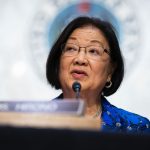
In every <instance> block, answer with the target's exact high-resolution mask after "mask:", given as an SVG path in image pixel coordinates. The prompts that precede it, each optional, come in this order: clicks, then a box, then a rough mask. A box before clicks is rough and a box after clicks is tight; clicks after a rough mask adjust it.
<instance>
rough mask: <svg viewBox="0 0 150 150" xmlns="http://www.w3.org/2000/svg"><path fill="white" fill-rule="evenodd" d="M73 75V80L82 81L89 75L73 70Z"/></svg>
mask: <svg viewBox="0 0 150 150" xmlns="http://www.w3.org/2000/svg"><path fill="white" fill-rule="evenodd" d="M71 75H72V76H73V78H75V79H82V78H84V77H85V76H87V73H86V72H85V71H83V70H73V71H72V72H71Z"/></svg>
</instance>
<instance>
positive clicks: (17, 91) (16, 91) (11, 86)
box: [0, 0, 150, 119]
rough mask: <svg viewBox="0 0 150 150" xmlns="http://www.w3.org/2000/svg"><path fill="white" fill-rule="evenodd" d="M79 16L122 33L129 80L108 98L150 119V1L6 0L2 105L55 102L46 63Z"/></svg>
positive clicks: (0, 61) (0, 12) (2, 1)
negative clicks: (64, 31) (57, 41)
mask: <svg viewBox="0 0 150 150" xmlns="http://www.w3.org/2000/svg"><path fill="white" fill-rule="evenodd" d="M79 15H89V16H96V17H99V18H102V19H104V20H108V21H110V22H111V23H112V24H113V25H114V27H115V28H116V30H117V36H118V38H119V42H120V47H121V49H122V53H123V56H124V61H125V78H124V81H123V83H122V85H121V87H120V88H119V90H118V91H117V92H116V93H115V94H114V95H112V96H109V97H107V98H108V100H109V101H110V102H111V103H112V104H114V105H116V106H118V107H120V108H123V109H126V110H128V111H132V112H135V113H138V114H140V115H143V116H145V117H148V118H149V119H150V109H149V106H150V94H149V92H150V88H149V85H150V67H149V66H150V44H149V43H150V29H149V27H150V20H149V16H150V1H149V0H132V1H130V0H65V1H64V0H26V1H24V0H0V101H5V100H11V101H13V100H27V101H29V100H35V101H36V100H51V99H52V98H54V97H56V96H57V95H58V94H59V93H61V91H60V90H57V91H56V90H55V89H52V88H51V87H50V85H49V84H48V83H47V81H46V77H45V63H46V59H47V56H48V53H49V49H50V47H51V45H52V43H53V42H54V41H55V39H56V38H57V35H59V33H60V32H61V30H62V28H61V27H63V28H64V27H65V25H66V24H67V23H68V22H69V21H71V20H72V19H73V18H74V17H76V16H79Z"/></svg>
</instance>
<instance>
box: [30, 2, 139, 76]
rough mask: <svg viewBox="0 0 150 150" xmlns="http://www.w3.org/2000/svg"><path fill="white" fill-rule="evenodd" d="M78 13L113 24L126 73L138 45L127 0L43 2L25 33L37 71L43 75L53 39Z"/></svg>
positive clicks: (137, 33)
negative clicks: (27, 33)
mask: <svg viewBox="0 0 150 150" xmlns="http://www.w3.org/2000/svg"><path fill="white" fill-rule="evenodd" d="M80 15H86V16H94V17H99V18H101V19H103V20H107V21H109V22H111V23H112V24H113V26H114V27H115V28H116V30H117V32H116V33H117V36H118V38H119V42H120V47H121V49H122V53H123V56H124V59H125V67H126V71H127V74H128V73H129V72H130V70H131V68H133V66H134V64H136V63H135V62H136V60H137V56H139V55H138V50H139V49H140V47H139V46H137V43H139V41H140V37H141V36H140V30H139V27H138V24H139V23H138V19H137V16H136V15H135V14H134V12H133V10H132V8H131V7H130V5H129V4H128V3H125V1H120V0H112V1H102V0H91V1H85V2H84V1H82V0H76V1H74V0H65V1H61V0H51V1H49V0H48V1H46V2H44V3H43V5H42V6H41V8H40V10H39V11H38V12H37V14H36V16H35V18H34V19H33V23H32V26H31V28H30V34H29V39H30V40H29V41H30V43H29V45H30V51H31V52H32V56H33V57H32V60H33V61H32V64H34V65H35V67H36V70H37V71H38V74H39V75H40V76H42V78H43V76H45V70H46V69H45V68H46V67H45V65H46V59H47V57H48V54H49V51H50V48H51V46H52V44H53V42H54V41H55V40H56V38H57V36H58V35H59V34H60V32H61V31H62V29H63V28H64V27H65V26H66V25H67V24H68V22H69V21H71V20H72V19H73V18H75V17H77V16H80ZM135 56H136V57H135ZM135 58H136V60H135Z"/></svg>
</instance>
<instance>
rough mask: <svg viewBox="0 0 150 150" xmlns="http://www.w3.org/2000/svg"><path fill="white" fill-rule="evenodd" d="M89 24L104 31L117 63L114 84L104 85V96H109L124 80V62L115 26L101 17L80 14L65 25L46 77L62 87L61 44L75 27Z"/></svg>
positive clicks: (54, 46) (51, 54)
mask: <svg viewBox="0 0 150 150" xmlns="http://www.w3.org/2000/svg"><path fill="white" fill-rule="evenodd" d="M87 25H92V26H95V27H96V28H98V29H100V31H102V32H103V34H104V35H105V37H106V39H107V41H108V44H109V47H110V52H111V53H110V57H111V60H112V63H114V64H115V65H116V67H115V70H114V72H113V74H112V78H111V81H112V86H111V87H110V88H105V87H104V89H103V94H104V96H109V95H111V94H113V93H115V92H116V91H117V89H118V88H119V86H120V84H121V82H122V80H123V76H124V63H123V57H122V54H121V50H120V47H119V42H118V39H117V36H116V33H115V29H114V27H113V26H112V25H111V24H110V23H109V22H107V21H104V20H101V19H99V18H95V17H87V16H80V17H77V18H75V19H74V20H72V21H71V22H70V23H69V24H68V25H67V26H66V27H65V29H64V30H63V31H62V33H61V34H60V36H59V37H58V39H57V40H56V41H55V43H54V45H53V46H52V48H51V51H50V53H49V56H48V59H47V63H46V77H47V80H48V82H49V83H50V84H51V86H52V87H55V89H61V85H60V81H59V63H60V57H61V54H62V49H61V45H62V44H64V43H66V41H67V40H68V38H69V36H70V35H71V33H72V32H73V31H74V30H75V29H77V28H80V27H84V26H87Z"/></svg>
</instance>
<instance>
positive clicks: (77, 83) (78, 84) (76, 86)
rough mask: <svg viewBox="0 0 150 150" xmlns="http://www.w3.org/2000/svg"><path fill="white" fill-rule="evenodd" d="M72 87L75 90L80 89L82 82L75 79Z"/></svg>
mask: <svg viewBox="0 0 150 150" xmlns="http://www.w3.org/2000/svg"><path fill="white" fill-rule="evenodd" d="M72 89H73V91H74V92H77V91H80V90H81V84H80V83H79V82H77V81H75V82H74V83H73V84H72Z"/></svg>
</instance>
